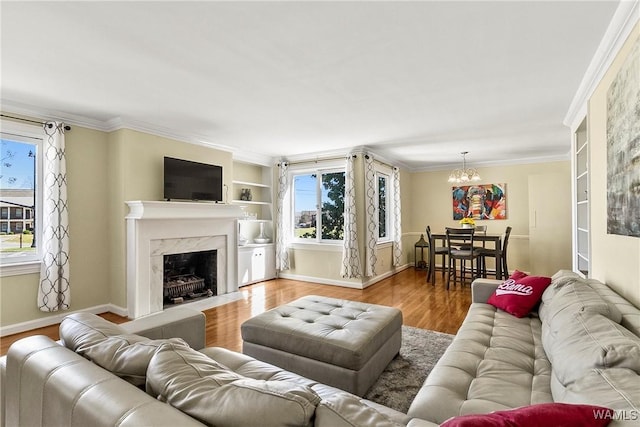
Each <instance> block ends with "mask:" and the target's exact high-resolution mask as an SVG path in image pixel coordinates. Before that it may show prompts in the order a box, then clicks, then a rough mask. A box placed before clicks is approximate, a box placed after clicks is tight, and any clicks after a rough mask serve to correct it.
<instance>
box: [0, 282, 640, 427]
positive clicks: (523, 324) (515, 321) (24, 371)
mask: <svg viewBox="0 0 640 427" xmlns="http://www.w3.org/2000/svg"><path fill="white" fill-rule="evenodd" d="M499 283H500V282H499V281H491V280H477V281H476V282H474V284H473V287H472V293H473V303H472V305H471V307H470V309H469V313H468V315H467V318H466V320H465V322H464V324H463V325H462V327H461V328H460V330H459V332H458V334H457V335H456V338H455V339H454V341H453V343H452V344H451V346H450V347H449V349H448V350H447V351H446V352H445V354H444V356H443V357H442V358H441V359H440V361H439V362H438V363H437V365H436V366H435V367H434V369H433V371H432V372H431V374H430V375H429V377H428V378H427V380H426V381H425V383H424V386H423V387H422V389H421V390H420V392H419V393H418V395H417V396H416V398H415V399H414V401H413V403H412V405H411V408H410V409H409V411H408V413H407V414H404V413H401V412H397V411H394V410H393V409H390V408H386V407H382V406H380V405H377V404H375V403H373V402H369V401H366V400H363V399H361V398H359V397H357V396H355V395H352V394H349V393H346V392H342V391H340V390H338V389H336V388H333V387H329V386H326V385H324V384H321V383H318V382H315V381H312V380H309V379H306V378H304V377H301V376H299V375H296V374H293V373H290V372H287V371H285V370H283V369H280V368H277V367H275V366H273V365H269V364H267V363H264V362H261V361H258V360H256V359H253V358H251V357H250V356H247V355H244V354H240V353H236V352H232V351H229V350H225V349H222V348H204V349H202V350H201V351H195V350H193V349H192V348H190V346H189V345H187V344H186V343H184V342H183V341H182V340H180V339H175V338H173V339H168V340H167V339H166V338H169V337H172V336H173V337H175V336H180V335H181V327H187V326H188V324H189V323H196V324H198V323H199V324H200V326H196V328H197V329H198V328H203V325H204V319H203V318H202V317H201V315H200V316H198V315H197V313H191V315H188V316H186V317H187V321H182V322H181V323H180V322H178V319H175V318H174V319H172V321H170V322H167V325H166V326H162V325H161V324H162V321H160V325H147V326H148V327H147V328H146V329H144V330H143V331H142V332H145V333H146V334H147V335H150V336H151V337H152V338H154V339H153V340H149V339H143V338H141V337H139V336H136V335H131V334H129V332H140V331H136V330H135V329H136V327H129V329H128V330H124V329H121V328H119V327H117V326H115V325H111V324H109V323H108V322H106V321H103V320H102V319H99V318H98V319H97V318H96V317H95V316H91V315H86V314H76V315H73V316H71V317H70V318H69V319H65V321H64V322H63V324H62V325H61V336H62V339H63V344H64V346H63V345H60V344H59V343H55V342H53V341H51V340H49V339H48V338H45V337H41V336H40V337H30V338H25V339H23V340H21V341H18V342H17V343H16V344H14V345H13V346H12V347H11V349H10V351H9V354H8V356H7V358H6V360H5V361H3V362H2V371H3V378H2V383H3V389H4V390H3V393H2V395H3V396H2V399H3V400H4V401H5V402H4V403H5V404H6V411H5V412H6V414H4V416H3V420H5V421H6V425H7V426H14V425H30V426H31V425H33V426H39V425H77V426H80V425H83V426H84V425H96V426H101V425H105V426H107V425H124V426H127V425H132V426H133V425H202V423H203V422H204V423H207V424H215V425H315V426H338V427H339V426H370V425H380V426H385V425H389V426H391V425H407V426H409V427H419V426H424V427H428V426H435V425H438V424H440V423H442V422H443V421H445V420H446V419H448V418H450V417H454V416H458V415H464V414H472V413H487V412H490V411H495V410H503V409H511V408H517V407H520V406H526V405H531V404H534V403H545V402H554V401H555V402H566V403H586V404H594V405H600V406H605V407H609V408H613V409H615V410H617V412H616V416H617V417H618V418H624V419H625V420H626V421H619V420H616V421H614V422H613V423H612V424H611V425H616V424H621V425H624V424H629V425H638V424H640V418H635V417H637V416H640V376H639V372H640V366H639V364H640V353H639V351H640V344H639V343H640V337H639V336H640V310H639V309H638V308H636V307H634V306H633V305H631V304H630V303H629V302H628V301H626V300H625V299H624V298H622V297H621V296H620V295H618V294H616V293H615V292H614V291H612V290H611V289H610V288H608V287H607V286H605V285H603V284H602V283H599V282H597V281H594V280H583V279H580V278H579V277H578V276H576V275H575V274H573V273H571V272H565V271H562V272H559V273H558V274H556V275H555V276H554V277H553V281H552V284H551V285H550V286H549V288H547V290H546V291H545V293H544V294H543V298H542V303H541V305H540V308H539V310H538V314H534V315H531V316H529V317H525V318H521V319H519V318H516V317H513V316H511V315H510V314H507V313H505V312H503V311H501V310H497V309H495V308H494V307H493V306H491V305H488V304H486V303H485V302H486V300H487V298H488V297H489V295H491V293H493V291H494V289H495V287H496V286H497V285H498V284H499ZM185 310H186V309H185ZM170 311H171V310H169V311H167V312H166V313H168V312H170ZM186 313H188V311H183V312H182V315H186ZM160 318H161V317H159V318H157V319H156V322H157V321H158V320H159V319H160ZM176 325H178V326H176ZM184 332H185V333H189V334H191V335H192V331H191V330H189V332H187V330H186V329H185V330H184ZM202 334H204V332H203V329H202ZM203 336H204V335H202V337H203ZM192 341H193V340H192ZM191 347H194V348H200V347H201V346H199V345H198V343H197V342H195V343H191ZM87 358H91V359H92V360H93V361H94V362H93V363H92V362H89V361H88V360H87ZM97 364H100V365H101V366H103V367H99V366H97ZM104 367H106V368H107V369H105V368H104ZM114 372H115V373H117V374H118V376H116V375H114ZM5 376H6V377H5ZM123 378H124V379H123ZM125 379H126V380H128V381H125ZM145 391H146V392H145Z"/></svg>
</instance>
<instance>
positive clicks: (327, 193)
mask: <svg viewBox="0 0 640 427" xmlns="http://www.w3.org/2000/svg"><path fill="white" fill-rule="evenodd" d="M318 178H319V179H318ZM344 179H345V173H344V171H317V172H314V173H305V174H296V175H294V177H293V197H294V200H293V206H294V215H293V218H294V224H293V230H294V237H295V238H298V239H304V240H309V241H316V242H321V241H323V240H342V239H343V238H344ZM318 218H320V235H318V232H317V227H318Z"/></svg>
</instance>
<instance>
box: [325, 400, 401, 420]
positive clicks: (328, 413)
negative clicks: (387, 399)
mask: <svg viewBox="0 0 640 427" xmlns="http://www.w3.org/2000/svg"><path fill="white" fill-rule="evenodd" d="M314 426H315V427H342V426H344V427H359V426H376V427H402V426H403V424H398V423H396V422H393V421H391V420H390V419H389V418H387V417H386V416H385V415H383V414H381V413H380V412H378V411H376V410H375V409H373V408H372V407H370V406H367V405H365V404H364V403H362V402H361V401H360V399H358V398H357V397H356V396H354V395H352V394H348V393H337V394H335V395H333V396H332V397H331V398H329V399H327V400H323V401H321V402H320V404H319V405H318V407H317V408H316V418H315V423H314Z"/></svg>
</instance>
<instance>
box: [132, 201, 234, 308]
mask: <svg viewBox="0 0 640 427" xmlns="http://www.w3.org/2000/svg"><path fill="white" fill-rule="evenodd" d="M126 203H127V205H128V206H129V214H128V215H127V216H126V221H127V309H128V316H129V317H130V318H134V319H135V318H138V317H141V316H146V315H148V314H152V313H156V312H159V311H162V310H163V284H162V274H160V273H161V272H159V270H161V261H159V260H161V259H162V256H163V255H169V254H173V253H183V252H190V251H194V252H195V251H202V250H212V249H214V250H216V251H217V257H218V258H217V260H218V283H217V288H218V290H217V291H218V295H221V294H226V293H230V292H235V291H237V290H238V281H237V268H236V263H237V235H238V219H239V218H240V217H241V216H242V209H241V208H240V207H239V206H236V205H226V204H216V203H197V202H156V201H129V202H126Z"/></svg>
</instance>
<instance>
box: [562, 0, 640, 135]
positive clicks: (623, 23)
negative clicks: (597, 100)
mask: <svg viewBox="0 0 640 427" xmlns="http://www.w3.org/2000/svg"><path fill="white" fill-rule="evenodd" d="M638 21H640V0H631V1H628V0H621V1H620V4H619V5H618V8H617V9H616V12H615V13H614V15H613V18H612V19H611V22H610V23H609V26H608V27H607V31H605V33H604V37H603V38H602V40H601V41H600V44H599V45H598V49H597V50H596V53H595V54H594V56H593V58H592V59H591V62H590V63H589V67H587V71H586V72H585V74H584V76H583V77H582V81H581V82H580V86H578V91H577V92H576V94H575V95H574V97H573V100H572V101H571V105H570V106H569V110H568V111H567V115H566V116H565V118H564V120H563V124H564V125H565V126H568V127H569V128H570V129H575V128H576V127H577V126H578V125H579V124H580V122H581V121H582V119H583V118H584V116H585V115H586V112H587V102H588V101H589V98H591V95H593V92H594V91H595V89H596V87H597V86H598V83H600V80H602V77H603V76H604V74H605V73H606V72H607V70H608V69H609V67H610V66H611V63H612V62H613V60H614V59H615V57H616V55H617V54H618V51H620V48H621V47H622V45H623V43H624V42H625V41H626V40H627V38H628V37H629V35H630V34H631V31H632V30H633V27H634V26H635V24H636V23H637V22H638Z"/></svg>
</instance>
